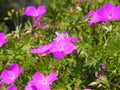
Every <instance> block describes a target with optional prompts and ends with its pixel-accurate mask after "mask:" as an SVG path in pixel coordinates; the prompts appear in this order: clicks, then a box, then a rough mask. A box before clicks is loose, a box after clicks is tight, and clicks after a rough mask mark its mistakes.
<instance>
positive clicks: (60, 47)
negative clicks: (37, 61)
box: [50, 39, 77, 59]
mask: <svg viewBox="0 0 120 90" xmlns="http://www.w3.org/2000/svg"><path fill="white" fill-rule="evenodd" d="M76 48H77V46H74V45H73V44H72V43H71V42H70V41H69V39H64V40H60V41H59V42H55V41H54V42H52V49H51V50H50V52H51V53H53V54H54V58H55V59H60V58H62V57H63V56H64V55H65V54H70V53H72V52H73V51H74V50H75V49H76Z"/></svg>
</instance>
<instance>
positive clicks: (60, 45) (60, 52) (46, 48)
mask: <svg viewBox="0 0 120 90" xmlns="http://www.w3.org/2000/svg"><path fill="white" fill-rule="evenodd" d="M55 33H56V35H57V37H56V38H55V39H54V40H53V42H52V43H50V44H48V45H42V46H39V47H38V48H37V49H31V50H30V53H34V54H40V55H42V56H43V55H46V54H50V53H51V54H54V58H55V59H60V58H62V57H63V56H64V55H65V54H70V53H72V52H73V51H74V50H75V49H76V48H77V46H74V45H73V44H72V42H78V39H77V38H76V37H70V38H69V37H68V33H67V32H64V33H62V34H60V33H59V32H55Z"/></svg>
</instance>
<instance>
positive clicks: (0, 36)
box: [0, 33, 8, 47]
mask: <svg viewBox="0 0 120 90" xmlns="http://www.w3.org/2000/svg"><path fill="white" fill-rule="evenodd" d="M7 41H8V39H7V38H6V37H5V34H4V33H0V47H2V46H3V45H4V44H5V43H7Z"/></svg>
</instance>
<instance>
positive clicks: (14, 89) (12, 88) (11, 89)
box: [7, 86, 18, 90]
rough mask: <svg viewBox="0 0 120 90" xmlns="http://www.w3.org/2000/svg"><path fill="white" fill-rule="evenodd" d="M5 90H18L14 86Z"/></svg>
mask: <svg viewBox="0 0 120 90" xmlns="http://www.w3.org/2000/svg"><path fill="white" fill-rule="evenodd" d="M7 90H18V89H17V87H16V86H9V87H7Z"/></svg>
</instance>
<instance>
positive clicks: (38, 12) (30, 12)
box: [23, 6, 46, 17]
mask: <svg viewBox="0 0 120 90" xmlns="http://www.w3.org/2000/svg"><path fill="white" fill-rule="evenodd" d="M45 13H46V7H45V6H39V7H38V8H37V9H36V8H35V7H34V6H29V7H27V9H26V10H25V11H24V12H23V14H24V15H26V16H31V17H39V16H42V15H43V14H45Z"/></svg>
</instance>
